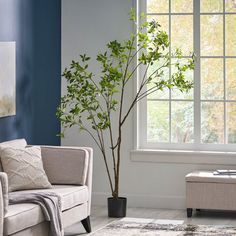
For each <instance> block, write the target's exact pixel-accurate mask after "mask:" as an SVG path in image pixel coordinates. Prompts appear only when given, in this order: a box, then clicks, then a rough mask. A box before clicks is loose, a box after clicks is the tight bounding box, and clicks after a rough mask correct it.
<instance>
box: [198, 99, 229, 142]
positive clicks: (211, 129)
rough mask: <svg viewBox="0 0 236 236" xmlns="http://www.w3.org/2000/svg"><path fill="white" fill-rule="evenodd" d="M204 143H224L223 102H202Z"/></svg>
mask: <svg viewBox="0 0 236 236" xmlns="http://www.w3.org/2000/svg"><path fill="white" fill-rule="evenodd" d="M201 135H202V137H201V140H202V143H219V144H220V143H221V144H222V143H224V104H223V102H202V116H201Z"/></svg>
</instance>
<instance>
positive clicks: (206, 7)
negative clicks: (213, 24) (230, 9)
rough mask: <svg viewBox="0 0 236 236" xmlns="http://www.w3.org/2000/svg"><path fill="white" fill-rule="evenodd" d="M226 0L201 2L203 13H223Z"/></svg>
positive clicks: (204, 0)
mask: <svg viewBox="0 0 236 236" xmlns="http://www.w3.org/2000/svg"><path fill="white" fill-rule="evenodd" d="M223 1H224V0H201V1H200V3H201V12H223Z"/></svg>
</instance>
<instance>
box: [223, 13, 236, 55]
mask: <svg viewBox="0 0 236 236" xmlns="http://www.w3.org/2000/svg"><path fill="white" fill-rule="evenodd" d="M225 17H226V18H225V20H226V32H225V36H226V37H225V47H226V56H236V15H226V16H225Z"/></svg>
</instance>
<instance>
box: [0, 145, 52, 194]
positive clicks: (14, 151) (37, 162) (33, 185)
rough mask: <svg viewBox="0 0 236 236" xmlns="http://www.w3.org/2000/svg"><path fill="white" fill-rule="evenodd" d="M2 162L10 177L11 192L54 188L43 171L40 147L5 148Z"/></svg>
mask: <svg viewBox="0 0 236 236" xmlns="http://www.w3.org/2000/svg"><path fill="white" fill-rule="evenodd" d="M1 161H2V166H3V170H4V172H6V173H7V175H8V182H9V191H10V192H11V191H15V190H25V189H42V188H51V187H52V186H51V184H50V183H49V181H48V178H47V175H46V173H45V171H44V169H43V162H42V157H41V148H40V147H36V146H32V147H28V148H13V147H5V148H3V149H2V151H1Z"/></svg>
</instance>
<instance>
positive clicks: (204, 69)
mask: <svg viewBox="0 0 236 236" xmlns="http://www.w3.org/2000/svg"><path fill="white" fill-rule="evenodd" d="M201 98H202V99H212V100H213V99H223V98H224V78H223V59H215V58H214V59H213V58H211V59H201Z"/></svg>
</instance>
